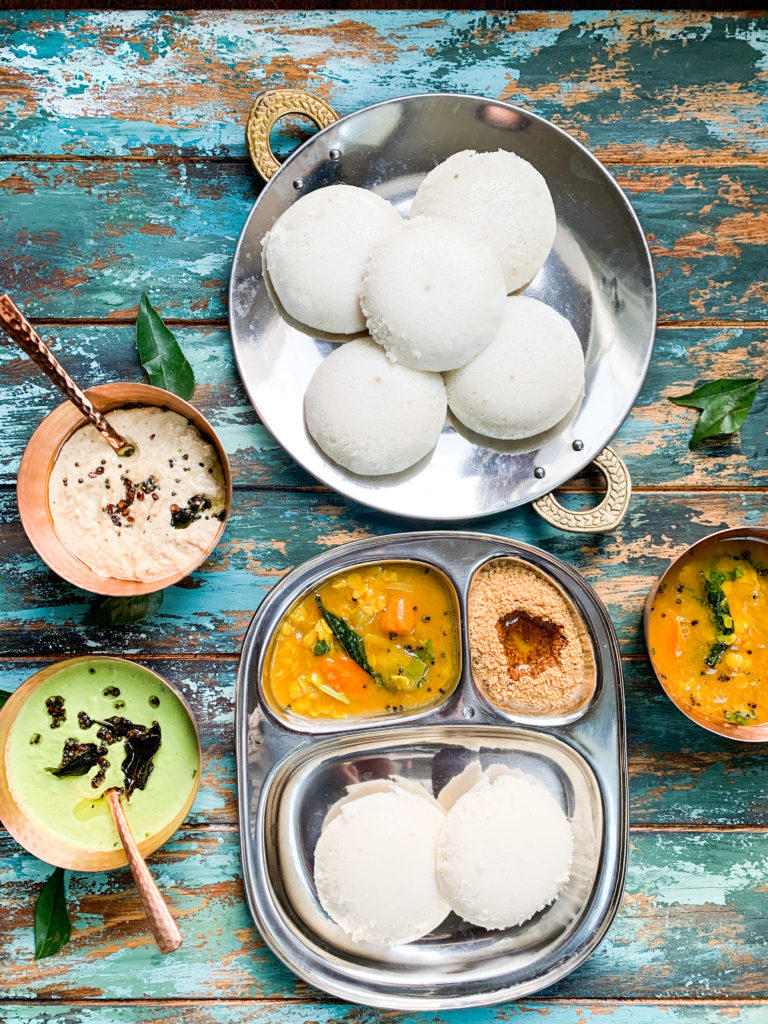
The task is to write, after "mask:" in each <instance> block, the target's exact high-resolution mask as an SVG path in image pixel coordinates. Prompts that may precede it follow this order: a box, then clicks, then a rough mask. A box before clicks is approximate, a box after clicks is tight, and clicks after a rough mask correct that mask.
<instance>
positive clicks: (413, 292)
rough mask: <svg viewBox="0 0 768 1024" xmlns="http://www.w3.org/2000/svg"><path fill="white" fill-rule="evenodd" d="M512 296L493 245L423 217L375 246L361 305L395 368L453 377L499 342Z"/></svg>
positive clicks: (455, 227) (440, 220)
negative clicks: (507, 302) (508, 298)
mask: <svg viewBox="0 0 768 1024" xmlns="http://www.w3.org/2000/svg"><path fill="white" fill-rule="evenodd" d="M505 292H506V289H505V287H504V276H503V274H502V272H501V268H500V267H499V265H498V262H497V260H496V258H495V256H494V255H493V253H492V252H491V250H490V248H489V247H488V246H487V245H486V244H485V243H483V242H480V241H478V240H477V239H475V238H474V237H473V236H472V235H471V234H469V232H467V231H466V230H465V229H464V228H462V227H461V226H460V225H458V224H454V223H452V222H451V221H449V220H445V219H439V218H431V217H417V218H416V219H415V220H411V221H407V222H405V223H403V224H401V225H400V226H399V227H397V228H396V229H395V230H394V231H391V232H389V233H388V234H386V235H384V236H383V237H382V238H381V239H379V241H378V242H376V244H375V245H374V246H373V249H372V250H371V255H370V259H369V260H368V264H367V266H366V269H365V274H364V277H363V288H362V292H361V295H360V304H361V306H362V309H363V313H364V314H365V318H366V324H367V326H368V330H369V332H370V334H371V337H372V338H373V340H374V341H375V342H377V343H378V344H379V345H383V346H384V348H385V349H386V350H387V355H388V356H389V358H390V359H391V360H393V361H394V362H397V363H401V364H402V365H403V366H410V367H412V368H413V369H418V370H453V369H455V368H456V367H458V366H463V365H464V364H465V363H468V362H469V360H470V359H472V358H473V357H474V356H476V355H477V354H478V352H481V351H482V350H483V349H484V348H485V346H486V345H487V344H488V343H489V342H490V341H491V339H492V338H493V336H494V334H495V333H496V331H497V329H498V327H499V324H500V323H501V318H502V315H503V311H504V295H505Z"/></svg>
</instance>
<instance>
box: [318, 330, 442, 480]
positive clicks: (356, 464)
mask: <svg viewBox="0 0 768 1024" xmlns="http://www.w3.org/2000/svg"><path fill="white" fill-rule="evenodd" d="M446 407H447V403H446V398H445V385H444V384H443V379H442V377H441V376H440V374H438V373H423V372H422V371H421V370H411V369H409V368H408V367H406V366H399V365H397V364H396V363H391V362H390V361H389V360H388V359H387V357H386V355H385V353H384V350H383V349H381V348H379V346H378V345H374V343H373V342H372V341H370V340H369V339H367V338H364V339H360V340H358V341H350V342H347V343H346V344H345V345H341V346H340V347H339V348H337V349H336V350H335V351H334V352H332V353H331V354H330V355H329V356H328V357H327V358H326V359H324V360H323V362H322V363H321V364H320V366H318V368H317V369H316V370H315V372H314V374H313V375H312V379H311V380H310V382H309V387H308V388H307V393H306V395H305V396H304V414H305V417H306V421H307V429H308V430H309V433H310V434H311V435H312V437H313V438H314V439H315V441H316V442H317V444H318V445H319V446H320V448H322V450H323V451H324V452H325V454H326V455H328V456H329V457H330V458H331V459H333V460H334V462H338V463H339V465H340V466H344V467H345V468H346V469H349V470H351V471H352V472H353V473H361V474H363V475H380V474H386V473H399V472H400V471H401V470H403V469H407V468H408V467H409V466H412V465H413V464H414V463H415V462H418V461H419V459H421V458H423V457H424V456H425V455H426V454H427V453H428V452H430V451H431V450H432V449H433V448H434V447H435V445H436V444H437V441H438V438H439V437H440V431H441V430H442V429H443V424H444V423H445V414H446Z"/></svg>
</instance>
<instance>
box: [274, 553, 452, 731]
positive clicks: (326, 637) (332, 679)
mask: <svg viewBox="0 0 768 1024" xmlns="http://www.w3.org/2000/svg"><path fill="white" fill-rule="evenodd" d="M459 672H460V653H459V640H458V630H457V623H456V612H455V603H454V597H453V593H452V591H451V590H450V589H449V585H448V584H447V582H446V580H445V579H444V578H443V576H442V574H441V573H440V572H439V571H437V570H435V569H433V568H430V567H429V566H426V565H422V564H419V563H409V562H388V563H384V564H381V565H363V566H355V567H354V568H351V569H349V570H348V571H346V572H343V573H339V574H338V575H335V576H333V577H331V578H330V579H328V580H326V581H325V582H324V583H322V584H321V585H320V586H318V587H317V588H316V589H314V590H311V591H309V592H308V593H307V594H305V595H304V597H303V598H302V599H301V600H300V601H299V602H297V604H295V605H294V606H293V608H292V609H291V610H290V611H289V612H288V614H287V615H286V616H285V618H284V619H283V621H282V623H281V624H280V626H279V627H278V629H277V631H276V634H275V638H274V640H273V642H272V645H271V650H270V653H269V655H268V658H267V663H266V669H265V680H264V682H265V692H266V695H267V699H268V700H269V701H270V703H272V704H273V705H274V706H275V707H276V709H277V710H283V711H290V712H292V713H294V714H296V715H300V716H302V717H305V718H316V719H318V718H319V719H345V718H352V717H355V718H357V717H361V716H369V715H381V714H399V713H402V712H409V711H410V712H413V711H416V710H419V709H422V708H426V707H429V706H430V705H434V704H438V703H440V702H442V701H443V700H444V699H445V697H446V696H447V695H449V694H450V693H451V692H452V691H453V689H454V688H455V686H456V683H457V681H458V677H459Z"/></svg>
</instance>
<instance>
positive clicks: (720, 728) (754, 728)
mask: <svg viewBox="0 0 768 1024" xmlns="http://www.w3.org/2000/svg"><path fill="white" fill-rule="evenodd" d="M727 540H747V541H758V542H759V543H762V544H765V545H766V551H767V552H768V529H765V528H763V527H759V526H743V527H736V528H735V529H731V530H718V531H717V533H710V534H709V535H708V536H706V537H702V539H701V540H697V541H696V543H695V544H691V545H690V547H687V548H686V549H685V551H682V552H681V553H680V554H679V555H678V556H677V558H675V559H673V561H672V562H670V563H669V565H668V566H667V568H666V569H665V571H664V572H663V573H662V574H661V576H659V578H658V579H657V580H656V582H655V583H654V585H653V586H652V587H651V591H650V593H649V594H648V598H647V600H646V602H645V610H644V612H643V633H644V636H645V646H646V649H647V651H648V658H649V659H650V662H651V666H652V668H653V671H654V672H655V674H656V678H657V679H658V681H659V685H660V686H661V688H662V690H663V691H664V692H665V693H666V695H667V696H668V697H669V699H670V700H671V701H672V703H673V704H674V705H675V707H676V708H677V709H678V710H679V711H682V712H683V714H684V715H685V716H686V717H687V718H690V719H691V721H692V722H695V723H696V725H700V726H701V727H702V729H707V730H708V731H709V732H714V733H716V734H717V735H718V736H725V737H726V738H727V739H729V740H739V741H740V742H742V743H766V742H768V722H765V723H764V724H763V725H732V724H731V723H730V722H722V723H720V722H713V721H711V720H710V719H708V718H705V717H704V716H703V715H699V714H697V713H696V708H694V707H692V706H691V705H690V704H685V703H683V702H682V701H680V700H678V699H677V697H675V695H674V694H673V693H671V692H670V690H669V688H668V687H667V686H666V685H665V682H664V680H663V679H662V677H661V673H660V672H659V670H658V669H657V667H656V664H655V662H654V660H653V655H652V654H651V645H650V643H649V642H648V624H649V621H650V617H651V608H652V607H653V603H654V601H655V600H656V595H657V594H658V592H659V587H660V586H661V585H662V583H664V581H665V580H666V578H667V576H669V574H670V573H671V572H672V570H673V569H674V568H675V566H676V565H677V564H678V563H679V562H680V561H681V560H682V559H683V558H685V557H686V556H687V555H690V554H691V553H692V552H693V551H695V550H696V549H697V548H700V547H702V546H703V545H704V544H710V543H712V542H713V541H727ZM765 685H767V686H768V680H766V681H765Z"/></svg>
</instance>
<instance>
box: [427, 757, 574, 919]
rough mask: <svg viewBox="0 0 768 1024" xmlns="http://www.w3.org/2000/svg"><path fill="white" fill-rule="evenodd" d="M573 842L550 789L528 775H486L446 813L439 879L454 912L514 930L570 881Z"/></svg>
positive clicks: (442, 833) (441, 889) (439, 854)
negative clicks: (492, 776) (493, 776)
mask: <svg viewBox="0 0 768 1024" xmlns="http://www.w3.org/2000/svg"><path fill="white" fill-rule="evenodd" d="M572 846H573V839H572V835H571V827H570V824H569V822H568V819H567V818H566V816H565V814H564V813H563V810H562V808H561V807H560V806H559V804H558V803H557V802H556V801H555V799H554V798H553V797H552V796H551V794H550V793H549V791H548V790H547V789H546V788H545V787H544V786H542V785H541V783H539V782H538V781H537V780H535V779H534V778H532V777H531V776H525V775H522V774H521V773H520V774H518V773H514V774H507V773H504V774H500V775H498V776H497V777H495V778H493V779H491V778H489V777H488V775H487V773H486V776H485V777H484V778H483V779H482V780H481V781H480V782H478V783H477V785H475V786H474V787H473V788H472V789H471V790H470V791H469V792H468V793H465V794H464V796H462V797H460V798H459V799H458V800H457V801H456V803H455V804H454V805H453V807H452V808H451V809H450V811H449V812H448V814H447V815H446V818H445V822H444V825H443V829H442V831H441V833H440V839H439V840H438V844H437V878H438V885H439V887H440V892H441V893H442V895H443V896H444V898H445V900H446V901H447V903H448V905H449V906H450V908H451V910H453V911H455V912H456V913H457V914H458V915H459V916H460V917H463V918H464V920H465V921H468V922H469V923H470V924H474V925H479V926H480V927H482V928H489V929H496V928H511V927H514V926H515V925H519V924H522V923H523V922H524V921H527V920H528V919H529V918H531V917H533V915H534V914H537V913H538V912H539V911H540V910H543V909H544V907H546V906H548V905H549V904H550V903H552V902H553V901H554V900H555V899H556V898H557V895H558V893H559V892H560V890H561V889H562V887H563V886H564V885H565V883H566V882H567V881H568V877H569V871H570V863H571V853H572Z"/></svg>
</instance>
